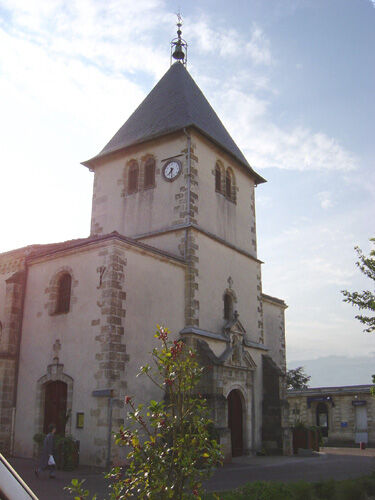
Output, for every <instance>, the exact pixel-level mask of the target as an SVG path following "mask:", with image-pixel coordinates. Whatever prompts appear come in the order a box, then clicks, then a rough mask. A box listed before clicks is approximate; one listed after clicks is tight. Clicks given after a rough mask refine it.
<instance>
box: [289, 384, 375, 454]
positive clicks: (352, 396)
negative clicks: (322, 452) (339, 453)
mask: <svg viewBox="0 0 375 500" xmlns="http://www.w3.org/2000/svg"><path fill="white" fill-rule="evenodd" d="M370 389H371V386H370V385H353V386H344V387H317V388H309V389H305V390H302V391H297V390H288V393H287V398H288V403H289V423H290V425H291V426H294V425H295V424H296V423H299V422H301V423H304V424H306V425H307V426H315V425H320V426H321V428H322V431H323V439H324V442H325V443H326V444H327V445H332V446H353V445H355V444H357V445H358V443H360V442H364V443H367V444H368V445H369V446H375V398H374V397H373V396H372V395H371V393H370Z"/></svg>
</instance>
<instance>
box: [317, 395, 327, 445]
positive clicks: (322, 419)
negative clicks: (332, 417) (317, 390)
mask: <svg viewBox="0 0 375 500" xmlns="http://www.w3.org/2000/svg"><path fill="white" fill-rule="evenodd" d="M316 425H318V426H319V427H320V428H321V430H322V436H323V437H328V408H327V405H326V404H325V403H318V405H317V407H316Z"/></svg>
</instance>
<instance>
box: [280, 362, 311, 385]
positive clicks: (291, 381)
mask: <svg viewBox="0 0 375 500" xmlns="http://www.w3.org/2000/svg"><path fill="white" fill-rule="evenodd" d="M310 379H311V377H310V375H307V374H306V373H305V369H304V367H303V366H299V367H298V368H294V369H291V370H287V372H286V387H287V389H298V390H301V389H307V388H308V382H309V380H310Z"/></svg>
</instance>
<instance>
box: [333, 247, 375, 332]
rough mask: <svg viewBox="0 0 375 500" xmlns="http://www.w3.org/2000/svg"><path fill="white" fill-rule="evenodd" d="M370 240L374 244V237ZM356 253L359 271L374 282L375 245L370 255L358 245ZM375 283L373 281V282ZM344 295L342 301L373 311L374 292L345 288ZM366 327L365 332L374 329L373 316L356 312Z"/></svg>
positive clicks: (374, 306)
mask: <svg viewBox="0 0 375 500" xmlns="http://www.w3.org/2000/svg"><path fill="white" fill-rule="evenodd" d="M370 241H371V242H372V243H373V244H374V245H375V238H370ZM354 249H355V251H356V252H357V255H358V259H359V260H358V261H357V262H356V266H357V267H358V268H359V269H360V271H361V272H362V273H363V274H364V275H365V276H367V277H368V278H370V279H372V280H373V281H374V282H375V247H374V248H373V249H372V250H371V251H370V255H369V256H368V257H366V256H365V255H363V253H362V250H361V249H360V248H359V247H354ZM374 285H375V283H374ZM341 293H342V294H343V295H344V297H345V299H343V300H344V302H348V303H349V304H352V305H353V306H355V307H358V309H359V310H360V311H369V312H374V313H375V293H374V291H370V290H363V291H362V292H348V291H347V290H341ZM356 319H358V320H359V321H360V322H361V323H362V324H363V325H365V326H366V328H365V329H364V330H363V331H364V332H365V333H371V332H374V331H375V316H373V315H369V316H368V315H366V316H365V315H363V314H358V315H357V316H356Z"/></svg>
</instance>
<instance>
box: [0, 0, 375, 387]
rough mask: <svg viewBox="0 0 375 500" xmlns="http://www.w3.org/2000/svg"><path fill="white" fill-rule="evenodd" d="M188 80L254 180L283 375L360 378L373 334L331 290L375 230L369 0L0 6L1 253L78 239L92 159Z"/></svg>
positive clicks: (87, 205)
mask: <svg viewBox="0 0 375 500" xmlns="http://www.w3.org/2000/svg"><path fill="white" fill-rule="evenodd" d="M179 8H180V10H181V12H182V15H183V19H184V25H183V37H184V38H185V39H186V40H187V42H188V45H189V48H188V66H187V67H188V70H189V72H190V73H191V75H192V76H193V78H194V79H195V81H196V82H197V84H198V85H199V87H200V88H201V90H202V91H203V93H204V94H205V96H206V97H207V99H208V100H209V102H210V103H211V105H212V106H213V107H214V109H215V110H216V112H217V113H218V115H219V117H220V118H221V119H222V121H223V123H224V125H225V126H226V128H227V129H228V131H229V132H230V134H231V135H232V137H233V138H234V140H235V141H236V143H237V144H238V146H239V147H240V149H241V150H242V151H243V152H244V154H245V156H246V158H247V159H248V161H249V163H250V164H251V166H252V167H253V168H254V169H255V170H256V171H257V172H259V173H260V174H261V175H262V176H263V177H265V178H266V179H267V181H268V182H267V183H266V184H262V185H260V186H258V187H257V190H256V210H257V236H258V256H259V258H260V259H261V260H262V261H264V265H263V268H262V276H263V291H264V292H265V293H267V294H270V295H273V296H276V297H280V298H283V299H284V300H285V301H286V303H287V304H288V306H289V307H288V309H287V311H286V332H287V359H288V367H290V368H294V367H296V366H300V365H301V364H303V366H304V367H305V371H306V372H309V370H310V372H311V374H312V380H311V385H312V386H314V385H322V386H328V385H351V384H366V383H369V382H370V380H371V378H370V375H371V374H372V373H375V334H372V335H371V334H365V333H363V332H362V327H361V325H360V324H359V323H358V321H357V320H356V319H355V318H354V316H355V314H356V310H355V309H353V308H352V307H351V306H350V305H349V304H345V303H343V302H342V295H341V293H340V290H342V289H350V290H361V289H368V288H372V289H374V284H373V283H370V282H369V280H368V278H365V277H363V276H362V275H361V274H360V272H359V270H358V269H357V268H356V266H355V261H356V254H355V251H354V246H356V245H359V246H360V247H361V248H362V249H363V251H364V253H365V254H368V253H369V251H370V248H371V247H370V243H369V238H370V237H374V236H375V160H374V159H375V140H374V111H375V99H374V88H375V64H374V63H375V60H374V59H375V57H374V53H375V50H374V49H375V29H374V24H375V0H374V1H371V0H330V1H329V2H327V1H326V0H268V1H267V2H264V1H263V0H232V1H231V2H228V1H224V0H215V1H213V0H212V1H211V0H201V1H199V2H198V1H189V2H185V3H184V2H182V1H181V2H179V3H177V2H170V1H163V0H137V2H134V1H132V0H106V1H105V2H104V1H103V0H101V1H95V0H79V1H77V0H70V1H66V0H48V1H47V0H46V1H44V0H43V1H41V0H34V1H32V2H30V1H29V0H0V95H1V99H0V145H1V153H2V155H1V164H2V165H1V168H0V214H1V232H0V251H7V250H11V249H13V248H17V247H22V246H25V245H28V244H31V243H47V242H55V241H63V240H67V239H72V238H78V237H85V236H88V234H89V227H90V217H91V196H92V182H93V177H92V174H91V173H90V172H89V171H88V170H87V169H86V168H85V167H83V166H81V165H80V162H81V161H84V160H87V159H88V158H91V157H92V156H94V155H95V154H97V153H98V152H99V151H100V150H101V149H102V148H103V147H104V145H105V144H106V143H107V142H108V141H109V139H110V138H111V137H112V136H113V135H114V133H115V132H116V131H117V130H118V128H119V127H120V126H121V125H122V124H123V123H124V122H125V121H126V119H127V118H128V116H129V115H130V114H131V113H132V112H133V111H134V109H135V108H136V107H137V106H138V104H139V103H140V102H141V101H142V100H143V98H144V97H145V96H146V95H147V94H148V93H149V91H150V90H151V89H152V87H153V86H154V85H155V84H156V83H157V81H158V80H159V79H160V78H161V76H162V75H163V74H164V73H165V72H166V71H167V70H168V68H169V64H170V61H169V54H170V53H169V43H170V40H171V39H172V38H173V37H174V36H175V30H176V26H175V23H176V12H177V11H178V9H179Z"/></svg>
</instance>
